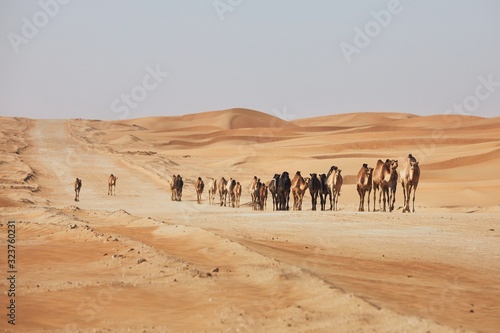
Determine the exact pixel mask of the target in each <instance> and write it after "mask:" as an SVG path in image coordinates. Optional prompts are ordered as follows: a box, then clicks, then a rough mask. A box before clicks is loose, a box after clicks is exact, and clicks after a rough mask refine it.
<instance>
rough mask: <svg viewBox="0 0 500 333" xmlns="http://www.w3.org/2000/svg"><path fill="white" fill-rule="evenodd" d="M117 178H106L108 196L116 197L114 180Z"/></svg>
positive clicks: (111, 176) (110, 176)
mask: <svg viewBox="0 0 500 333" xmlns="http://www.w3.org/2000/svg"><path fill="white" fill-rule="evenodd" d="M117 179H118V177H115V176H114V175H113V174H111V175H109V178H108V195H116V180H117Z"/></svg>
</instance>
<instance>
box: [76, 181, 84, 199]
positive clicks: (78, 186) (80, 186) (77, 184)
mask: <svg viewBox="0 0 500 333" xmlns="http://www.w3.org/2000/svg"><path fill="white" fill-rule="evenodd" d="M81 188H82V180H81V179H78V178H76V180H75V201H80V189H81Z"/></svg>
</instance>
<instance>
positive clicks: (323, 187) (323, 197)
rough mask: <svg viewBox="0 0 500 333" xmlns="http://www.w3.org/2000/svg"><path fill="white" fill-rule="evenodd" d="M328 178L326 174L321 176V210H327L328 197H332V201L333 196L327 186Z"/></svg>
mask: <svg viewBox="0 0 500 333" xmlns="http://www.w3.org/2000/svg"><path fill="white" fill-rule="evenodd" d="M327 179H328V178H327V177H326V174H324V173H322V174H321V175H319V182H320V188H319V199H320V205H321V210H326V207H325V206H326V199H327V197H328V196H330V198H329V199H330V200H331V194H330V192H329V189H328V185H327V182H326V181H327Z"/></svg>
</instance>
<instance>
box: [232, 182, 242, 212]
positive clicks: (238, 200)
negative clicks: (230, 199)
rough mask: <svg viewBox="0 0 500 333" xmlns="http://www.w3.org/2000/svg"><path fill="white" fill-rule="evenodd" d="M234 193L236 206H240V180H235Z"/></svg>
mask: <svg viewBox="0 0 500 333" xmlns="http://www.w3.org/2000/svg"><path fill="white" fill-rule="evenodd" d="M234 195H235V199H236V208H240V200H241V184H240V182H236V186H235V187H234Z"/></svg>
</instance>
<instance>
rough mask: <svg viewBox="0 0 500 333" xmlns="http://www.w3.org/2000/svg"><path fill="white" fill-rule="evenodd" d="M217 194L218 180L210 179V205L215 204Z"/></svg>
mask: <svg viewBox="0 0 500 333" xmlns="http://www.w3.org/2000/svg"><path fill="white" fill-rule="evenodd" d="M216 194H217V180H215V179H213V178H210V181H209V182H208V203H209V204H210V205H213V204H214V202H215V195H216Z"/></svg>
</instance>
